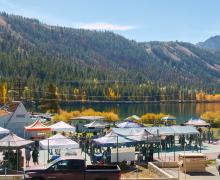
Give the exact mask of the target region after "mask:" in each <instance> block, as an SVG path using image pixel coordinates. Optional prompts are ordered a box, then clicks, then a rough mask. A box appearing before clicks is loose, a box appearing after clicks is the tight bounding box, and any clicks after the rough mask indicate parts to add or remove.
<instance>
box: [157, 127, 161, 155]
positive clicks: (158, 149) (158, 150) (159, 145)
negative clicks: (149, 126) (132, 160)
mask: <svg viewBox="0 0 220 180" xmlns="http://www.w3.org/2000/svg"><path fill="white" fill-rule="evenodd" d="M159 137H160V136H159V129H157V138H158V140H159V141H160V142H159V144H158V143H157V144H158V148H157V154H158V158H159V157H160V147H161V139H160V138H159Z"/></svg>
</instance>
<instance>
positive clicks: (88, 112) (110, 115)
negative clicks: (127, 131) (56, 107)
mask: <svg viewBox="0 0 220 180" xmlns="http://www.w3.org/2000/svg"><path fill="white" fill-rule="evenodd" d="M79 116H103V117H104V118H105V120H106V121H109V122H115V121H117V120H118V119H119V117H118V115H117V114H115V113H114V112H99V111H95V110H93V109H92V108H90V109H85V110H83V111H70V112H67V111H64V110H60V113H59V114H56V115H55V116H54V117H53V121H55V122H57V121H61V120H62V121H66V122H67V121H69V120H70V119H71V118H74V117H79Z"/></svg>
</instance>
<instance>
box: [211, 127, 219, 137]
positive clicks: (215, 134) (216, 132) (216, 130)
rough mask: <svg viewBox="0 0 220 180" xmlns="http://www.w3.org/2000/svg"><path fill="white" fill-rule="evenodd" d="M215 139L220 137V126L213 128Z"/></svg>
mask: <svg viewBox="0 0 220 180" xmlns="http://www.w3.org/2000/svg"><path fill="white" fill-rule="evenodd" d="M211 130H213V133H214V138H215V139H220V128H212V129H211Z"/></svg>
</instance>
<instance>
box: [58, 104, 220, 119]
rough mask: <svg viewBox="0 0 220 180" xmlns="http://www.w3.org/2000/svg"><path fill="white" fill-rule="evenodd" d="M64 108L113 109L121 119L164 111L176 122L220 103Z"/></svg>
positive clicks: (219, 106) (219, 107) (71, 107)
mask: <svg viewBox="0 0 220 180" xmlns="http://www.w3.org/2000/svg"><path fill="white" fill-rule="evenodd" d="M62 108H63V109H66V110H80V109H87V108H93V109H94V110H96V111H113V112H115V113H118V114H119V117H120V118H121V119H123V118H126V117H128V116H131V115H133V114H136V115H138V116H141V115H143V114H146V113H160V112H162V113H166V114H171V115H174V116H176V117H177V123H181V122H184V121H186V120H188V119H190V118H192V117H193V118H197V117H199V116H200V115H201V114H202V113H204V112H206V111H220V103H206V104H205V103H197V104H195V103H185V104H180V103H176V104H142V103H141V104H116V103H93V104H80V103H75V104H71V105H65V106H62Z"/></svg>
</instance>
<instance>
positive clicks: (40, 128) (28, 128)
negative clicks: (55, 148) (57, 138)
mask: <svg viewBox="0 0 220 180" xmlns="http://www.w3.org/2000/svg"><path fill="white" fill-rule="evenodd" d="M25 130H26V131H50V130H51V128H49V127H47V126H45V125H44V124H42V123H41V122H40V120H37V121H35V122H34V123H33V124H31V125H29V126H26V127H25Z"/></svg>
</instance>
